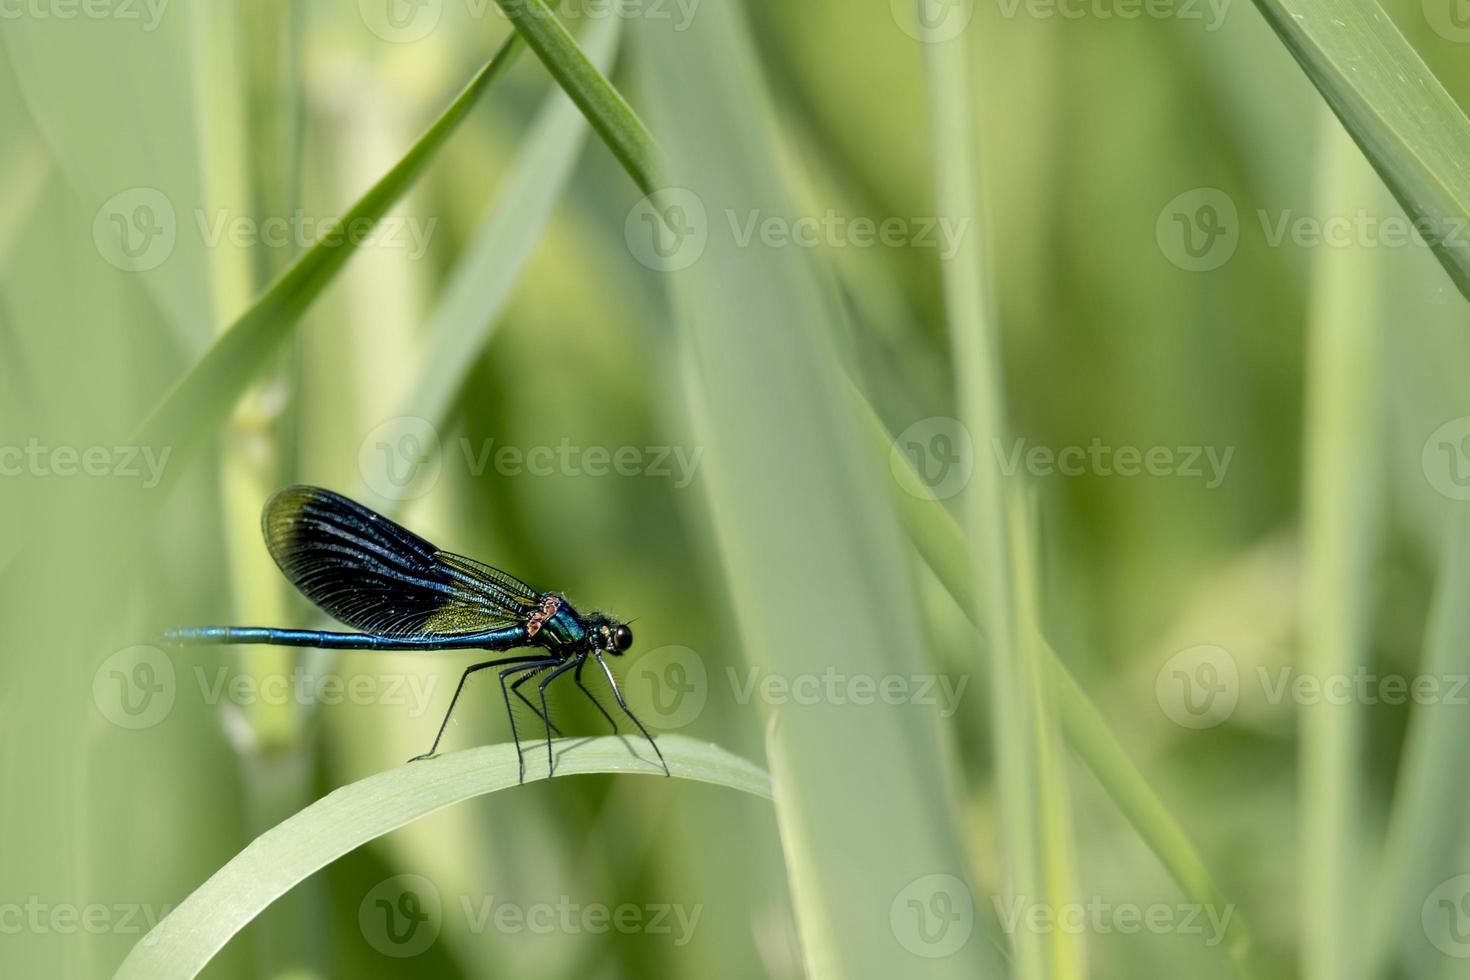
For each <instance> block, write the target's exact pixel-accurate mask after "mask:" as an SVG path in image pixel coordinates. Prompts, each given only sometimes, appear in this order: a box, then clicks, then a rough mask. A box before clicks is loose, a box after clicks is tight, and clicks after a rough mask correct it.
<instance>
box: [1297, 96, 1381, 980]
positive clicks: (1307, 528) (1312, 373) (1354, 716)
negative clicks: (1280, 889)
mask: <svg viewBox="0 0 1470 980" xmlns="http://www.w3.org/2000/svg"><path fill="white" fill-rule="evenodd" d="M1322 117H1323V118H1322V138H1321V140H1320V141H1319V145H1320V147H1321V150H1320V153H1321V160H1320V170H1319V175H1320V193H1321V198H1322V199H1321V204H1320V210H1319V212H1318V213H1320V214H1342V213H1350V212H1351V211H1352V209H1354V208H1359V207H1362V206H1363V202H1364V201H1365V200H1371V199H1372V197H1373V196H1374V195H1375V193H1376V192H1377V189H1378V180H1377V179H1376V178H1375V177H1374V175H1373V173H1372V171H1371V170H1370V169H1369V168H1368V167H1367V166H1366V164H1365V163H1364V161H1363V160H1362V158H1361V156H1359V154H1358V153H1357V152H1356V151H1355V150H1354V148H1353V146H1352V145H1351V144H1350V143H1349V142H1348V140H1347V136H1346V134H1345V133H1343V131H1342V127H1341V126H1340V125H1338V123H1337V121H1336V120H1335V119H1333V118H1331V117H1330V116H1328V115H1327V113H1325V112H1324V113H1323V114H1322ZM1379 261H1380V259H1379V256H1378V254H1377V252H1376V251H1375V250H1374V249H1371V248H1367V247H1347V248H1324V249H1320V250H1319V251H1318V254H1317V261H1316V265H1315V270H1314V273H1315V274H1314V277H1313V279H1314V282H1313V290H1312V309H1311V314H1310V334H1309V350H1308V365H1307V407H1306V435H1305V446H1304V453H1303V454H1304V457H1305V469H1304V472H1303V474H1302V482H1303V487H1302V510H1303V590H1302V603H1303V605H1302V626H1301V660H1302V664H1301V666H1302V671H1303V673H1305V674H1307V675H1309V676H1313V677H1319V678H1329V677H1336V676H1342V677H1351V676H1353V674H1354V672H1355V670H1356V669H1357V668H1358V667H1360V666H1361V665H1363V664H1364V662H1365V659H1366V656H1367V651H1366V647H1367V642H1368V638H1367V630H1366V622H1365V611H1366V610H1367V609H1369V608H1370V607H1371V605H1372V596H1371V593H1370V591H1369V578H1370V573H1371V561H1372V550H1373V545H1374V542H1375V528H1376V526H1377V521H1376V519H1375V516H1376V515H1377V514H1378V513H1379V511H1378V507H1377V497H1378V493H1377V488H1378V471H1379V466H1378V463H1377V459H1376V457H1375V455H1374V449H1375V447H1376V445H1377V443H1378V439H1377V438H1376V437H1375V436H1376V434H1377V433H1378V432H1379V422H1380V419H1381V415H1382V413H1381V411H1380V410H1379V405H1378V400H1377V396H1376V393H1377V391H1378V390H1379V389H1378V385H1377V376H1378V369H1377V364H1378V363H1379V361H1380V351H1379V343H1378V337H1377V330H1376V323H1377V313H1376V302H1377V297H1378V278H1379V274H1378V270H1379V265H1378V263H1379ZM1361 715H1362V711H1361V706H1360V705H1358V704H1356V703H1355V702H1353V701H1352V700H1349V701H1348V702H1347V703H1345V704H1335V703H1331V702H1329V701H1328V700H1322V701H1321V702H1319V703H1316V704H1311V705H1304V706H1303V707H1302V708H1301V715H1300V725H1301V739H1302V745H1301V793H1302V814H1301V819H1302V876H1303V888H1302V895H1301V900H1302V922H1303V923H1304V933H1305V934H1304V941H1303V949H1302V976H1303V977H1305V978H1307V980H1352V978H1353V977H1356V976H1359V975H1360V973H1361V970H1362V965H1363V954H1364V953H1365V952H1366V951H1365V950H1362V949H1360V948H1359V944H1358V942H1357V937H1358V936H1359V935H1360V934H1361V928H1362V927H1363V926H1364V925H1365V923H1362V922H1360V921H1358V919H1357V916H1358V910H1359V909H1360V907H1361V903H1360V902H1359V901H1358V898H1357V896H1358V895H1360V894H1361V893H1362V892H1361V886H1362V884H1363V882H1362V881H1361V880H1360V876H1359V873H1358V872H1359V869H1360V862H1359V860H1358V855H1359V854H1361V853H1362V841H1361V839H1360V837H1361V827H1360V823H1361V820H1362V810H1363V800H1362V791H1363V788H1362V785H1361V783H1360V780H1359V778H1358V775H1357V773H1358V770H1359V768H1360V767H1361V765H1362V744H1361V743H1362V725H1363V721H1362V717H1361Z"/></svg>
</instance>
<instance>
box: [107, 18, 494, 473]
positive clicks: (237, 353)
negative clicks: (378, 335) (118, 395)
mask: <svg viewBox="0 0 1470 980" xmlns="http://www.w3.org/2000/svg"><path fill="white" fill-rule="evenodd" d="M519 37H520V36H519V35H518V34H513V35H511V36H510V37H509V38H507V39H506V41H505V43H504V44H503V45H501V47H500V50H499V51H497V52H496V53H495V56H494V57H493V58H491V59H490V61H489V62H488V63H487V64H486V65H485V66H484V67H483V68H481V69H480V71H479V73H478V74H477V75H475V77H474V78H473V79H472V80H471V81H470V83H469V84H468V85H466V86H465V88H464V90H463V91H461V92H460V94H459V96H458V97H456V98H455V100H454V101H453V102H452V103H450V105H449V108H447V109H445V110H444V112H443V114H442V115H440V116H439V118H438V119H436V120H435V121H434V123H433V125H431V126H430V127H429V129H428V130H427V131H426V132H425V133H424V135H423V136H421V137H419V139H418V141H417V142H416V143H414V145H413V146H412V147H411V148H409V151H408V152H407V153H405V154H404V155H403V158H402V159H400V160H399V161H398V163H396V164H394V166H393V168H392V169H391V170H389V171H388V173H386V174H384V175H383V177H382V179H380V180H379V181H378V182H377V183H376V184H374V185H373V186H372V187H371V188H370V189H369V190H368V192H367V193H366V194H364V195H363V196H362V197H361V198H360V199H359V200H358V202H357V203H356V204H354V205H353V206H352V208H351V209H350V210H348V212H347V214H346V215H344V216H343V219H342V226H343V227H351V226H352V225H353V224H354V223H361V222H377V221H379V220H381V219H382V218H383V216H384V215H385V214H386V213H387V212H388V209H389V208H391V207H392V206H393V205H394V204H395V203H396V202H397V201H398V199H399V198H400V197H402V196H403V194H404V193H405V192H406V191H407V190H408V188H409V187H410V186H412V184H413V182H414V180H416V179H417V178H418V176H419V174H421V173H422V172H423V171H424V168H425V167H427V166H428V164H429V162H430V161H431V160H433V158H434V157H435V155H436V154H437V153H438V152H439V149H440V148H441V147H442V146H443V145H444V143H445V141H446V140H448V138H449V136H450V134H452V133H453V132H454V131H455V129H457V128H458V127H459V124H460V123H461V122H463V121H464V119H465V117H466V116H467V115H468V114H469V111H470V109H471V108H472V107H473V106H474V104H475V103H476V101H478V100H479V98H480V96H482V95H483V94H484V93H485V92H486V91H488V90H489V88H490V86H491V85H492V84H494V82H495V80H496V79H498V78H499V77H500V76H501V75H503V74H504V73H505V71H506V69H507V68H509V67H510V65H511V63H512V62H514V61H515V58H516V56H517V55H518V54H519V53H520V51H521V48H522V43H521V41H520V40H519ZM355 237H357V238H360V236H346V235H343V236H340V237H336V238H333V237H330V236H329V237H324V238H323V239H322V240H321V241H320V242H318V243H317V244H316V245H315V246H313V247H312V248H311V249H310V250H309V251H307V252H305V253H304V254H303V255H301V257H300V258H298V259H297V260H296V261H295V262H293V263H292V264H291V266H290V267H289V268H287V269H286V271H285V272H284V273H282V274H281V276H280V278H278V279H277V280H276V281H275V282H274V283H272V284H271V286H270V288H269V289H267V290H266V292H265V294H264V295H263V296H261V297H260V299H258V300H256V302H255V304H254V305H253V306H251V307H250V309H248V310H246V311H245V313H244V314H242V315H241V316H240V318H239V319H238V320H236V321H235V322H234V323H233V324H232V325H231V326H230V328H229V329H228V330H226V331H225V333H224V334H223V335H222V336H221V337H220V338H219V339H218V340H217V341H216V342H215V344H214V346H213V347H211V348H210V349H209V351H208V352H206V353H205V355H204V357H203V358H201V359H200V360H199V362H198V363H197V364H195V365H194V366H193V367H192V368H191V369H190V370H189V372H188V373H187V374H185V375H184V376H183V378H182V379H180V381H179V382H178V384H176V385H175V386H174V388H173V390H172V391H170V392H169V393H168V395H166V396H165V397H164V399H163V401H162V402H160V403H159V405H158V406H157V408H155V409H154V410H153V413H152V415H150V416H149V418H148V420H147V421H146V422H144V424H143V427H142V429H141V431H140V432H139V433H138V435H137V437H136V439H135V440H134V441H135V442H136V444H138V445H145V446H149V445H152V446H171V447H173V452H174V458H175V460H177V461H182V460H186V459H187V458H188V457H189V456H191V455H192V451H195V450H197V449H198V448H199V445H200V443H202V442H203V440H204V437H205V435H206V434H207V433H210V432H213V431H214V430H215V429H216V428H217V426H218V424H219V423H220V422H221V421H223V420H224V418H225V416H226V415H227V414H228V413H229V411H230V409H231V407H232V406H233V405H234V404H235V402H236V401H237V400H238V399H239V397H240V394H241V393H242V392H243V391H244V390H245V388H246V386H247V385H248V384H249V383H250V382H251V380H253V379H254V377H255V375H256V374H257V373H258V372H259V370H260V368H261V366H262V365H263V364H264V363H265V361H266V359H267V358H268V357H269V356H270V354H271V352H272V351H274V350H275V349H276V347H277V346H278V345H279V344H280V343H281V341H283V340H284V339H285V338H286V337H287V336H289V335H290V333H291V330H292V328H294V327H295V326H296V324H297V323H298V322H299V321H300V319H301V316H302V314H303V313H305V312H306V309H307V307H309V306H310V305H311V303H312V301H313V300H315V299H316V298H317V296H318V295H320V294H321V292H322V290H323V289H325V288H326V287H327V285H328V283H330V282H331V281H332V279H333V278H334V277H335V276H336V274H337V272H338V271H339V270H340V269H341V268H342V266H343V265H344V264H346V262H347V260H348V259H349V258H351V257H352V253H353V252H354V250H355V247H356V246H355V244H354V242H353V238H355ZM183 469H184V467H183V466H182V465H176V466H174V467H171V468H170V469H169V471H168V472H169V475H170V477H176V475H177V474H178V473H180V472H181V471H182V470H183Z"/></svg>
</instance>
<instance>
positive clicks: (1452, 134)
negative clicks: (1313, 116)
mask: <svg viewBox="0 0 1470 980" xmlns="http://www.w3.org/2000/svg"><path fill="white" fill-rule="evenodd" d="M1255 2H1256V6H1257V7H1258V8H1259V9H1260V11H1261V13H1262V14H1264V15H1265V17H1266V21H1267V22H1268V23H1269V24H1270V25H1271V28H1272V30H1274V31H1275V32H1276V34H1277V36H1278V37H1279V38H1281V41H1282V43H1283V44H1285V45H1286V48H1287V50H1288V51H1290V52H1291V54H1292V56H1293V57H1294V58H1296V60H1297V63H1298V64H1300V65H1301V66H1302V70H1303V71H1305V72H1306V74H1307V78H1309V79H1310V80H1311V82H1312V84H1313V85H1315V86H1316V87H1317V90H1318V91H1319V92H1321V93H1322V97H1323V98H1324V99H1326V100H1327V104H1328V105H1329V106H1330V107H1331V108H1332V111H1333V112H1335V113H1336V114H1337V117H1338V118H1339V119H1340V120H1342V124H1343V125H1344V126H1345V127H1346V128H1347V131H1348V132H1349V133H1350V134H1352V137H1353V140H1354V142H1356V143H1357V144H1358V146H1359V147H1360V148H1361V149H1362V151H1363V153H1364V154H1366V155H1367V157H1368V160H1369V161H1370V162H1371V163H1372V164H1373V167H1374V169H1375V170H1377V171H1378V175H1379V176H1380V177H1382V178H1383V181H1384V183H1386V184H1387V185H1388V188H1389V190H1390V191H1392V192H1393V196H1394V197H1395V198H1397V199H1398V202H1399V204H1400V205H1402V206H1403V208H1404V210H1405V211H1406V212H1408V214H1409V216H1410V217H1411V218H1413V219H1414V220H1415V221H1416V222H1423V224H1422V225H1420V226H1419V227H1423V228H1427V229H1428V230H1429V232H1428V233H1427V234H1425V236H1424V237H1425V238H1426V239H1428V240H1429V241H1430V244H1431V246H1432V247H1433V249H1434V254H1435V256H1436V257H1437V258H1438V259H1439V261H1440V264H1441V265H1443V266H1444V268H1445V271H1446V272H1448V273H1449V274H1450V278H1451V279H1452V280H1454V283H1455V285H1456V286H1457V287H1458V288H1459V290H1460V292H1461V293H1462V294H1464V295H1465V296H1466V297H1470V233H1467V230H1466V229H1467V224H1470V119H1467V118H1466V117H1465V114H1464V113H1463V112H1462V111H1460V107H1459V106H1458V105H1456V103H1455V101H1454V99H1452V98H1451V97H1450V94H1449V93H1448V92H1447V91H1445V88H1444V86H1443V85H1441V84H1440V82H1439V79H1438V78H1436V77H1435V76H1434V73H1433V72H1431V71H1430V70H1429V66H1428V65H1426V64H1425V63H1424V60H1423V59H1422V58H1420V57H1419V54H1418V52H1416V51H1415V50H1414V48H1413V46H1412V45H1410V44H1409V42H1408V40H1407V39H1405V37H1404V36H1403V34H1401V33H1399V30H1398V28H1397V27H1395V26H1394V24H1393V22H1392V21H1391V20H1390V19H1389V17H1388V14H1386V13H1385V12H1384V11H1383V9H1382V8H1381V7H1380V6H1379V5H1378V4H1377V3H1376V2H1374V0H1255Z"/></svg>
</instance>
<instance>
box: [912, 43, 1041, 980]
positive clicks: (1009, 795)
mask: <svg viewBox="0 0 1470 980" xmlns="http://www.w3.org/2000/svg"><path fill="white" fill-rule="evenodd" d="M924 56H925V67H926V69H927V71H926V83H927V84H926V89H925V91H926V95H927V97H928V103H929V117H930V118H929V124H930V132H931V139H932V141H933V143H934V161H935V188H936V190H935V198H936V202H937V204H938V206H939V213H940V214H942V215H944V216H946V217H947V218H949V219H950V220H951V221H954V222H956V224H957V225H958V226H959V227H968V228H970V229H971V234H968V235H965V236H964V238H963V239H962V240H961V242H960V245H959V248H958V250H957V251H956V253H955V255H954V256H953V257H952V258H951V259H950V261H948V262H945V263H944V265H943V267H942V269H941V274H942V279H943V284H944V302H945V311H946V314H947V318H948V322H949V335H950V342H951V345H952V347H953V350H954V363H955V373H956V378H955V385H956V389H957V397H956V401H957V402H958V404H959V406H960V415H961V418H962V421H963V422H964V423H965V425H966V426H967V427H968V428H969V431H970V435H971V438H972V444H973V445H978V446H992V445H995V446H999V445H1002V444H1003V443H1004V441H1005V430H1006V421H1005V409H1004V405H1003V403H1004V386H1003V382H1002V378H1001V370H1000V344H999V339H998V338H997V336H996V331H995V329H994V318H993V316H992V315H991V314H990V310H989V308H988V297H987V296H986V295H985V281H986V269H985V261H984V257H983V256H982V255H981V252H980V243H981V240H982V239H983V238H984V235H983V233H982V232H981V229H983V227H984V225H983V222H982V221H981V220H980V218H981V215H980V206H979V186H980V181H979V168H978V164H979V161H978V154H977V151H976V146H975V132H974V118H975V105H974V102H973V97H972V94H971V93H972V92H973V90H974V82H973V79H972V74H971V66H970V57H969V44H968V42H967V40H966V39H963V38H960V39H952V40H949V41H934V42H932V43H927V44H925V45H924ZM1018 492H1019V491H1018V489H1017V487H1016V486H1015V481H1014V480H1013V479H1011V478H1009V477H1007V476H1006V474H1005V473H1004V472H1003V471H1002V469H1001V466H1000V461H999V460H998V459H997V458H996V456H995V454H994V453H979V454H977V457H976V460H975V470H974V475H973V476H972V477H971V479H970V482H969V485H968V486H967V487H966V489H965V498H964V511H965V531H966V538H967V540H968V543H969V549H970V560H971V562H972V563H973V565H974V567H976V568H989V569H994V570H995V571H996V574H993V575H986V576H984V577H982V578H979V579H975V580H974V581H973V582H972V585H973V587H974V588H975V589H976V590H977V591H976V596H977V602H976V604H977V607H978V608H979V609H980V612H981V619H982V621H983V622H984V624H985V631H986V635H987V636H988V637H989V640H990V643H989V655H990V656H989V666H990V673H991V677H992V682H991V693H992V698H991V728H992V744H993V745H994V746H995V751H996V771H997V773H998V779H997V788H996V795H997V797H998V810H999V813H1000V827H1001V842H1002V848H1001V851H1002V855H1003V859H1002V860H1003V864H1004V866H1005V871H1006V883H1005V888H1006V889H1007V891H1008V892H1009V895H1008V896H1007V897H1008V898H1009V899H1010V900H1020V901H1023V902H1029V903H1044V902H1045V901H1046V896H1045V895H1044V886H1043V883H1042V865H1043V857H1042V854H1041V841H1040V840H1039V839H1038V836H1037V835H1038V831H1039V829H1040V824H1041V822H1042V821H1041V813H1040V808H1041V801H1040V798H1039V793H1040V788H1039V786H1038V774H1039V772H1040V770H1041V766H1042V763H1041V760H1040V758H1039V749H1038V746H1037V744H1036V735H1037V730H1038V729H1037V720H1036V719H1035V718H1034V717H1033V716H1032V711H1033V708H1034V707H1035V698H1034V697H1033V686H1034V685H1035V684H1036V683H1037V682H1038V678H1037V677H1036V676H1035V675H1034V673H1033V672H1032V671H1031V669H1030V667H1029V664H1028V663H1027V661H1026V659H1025V653H1024V650H1023V647H1022V641H1021V639H1020V637H1019V636H1018V635H1017V629H1018V623H1017V618H1018V610H1017V608H1016V603H1017V597H1016V595H1015V594H1014V592H1013V590H1012V585H1013V581H1014V579H1013V573H1014V572H1015V571H1016V570H1017V566H1018V565H1019V564H1021V563H1023V562H1026V561H1028V559H1026V558H1021V557H1020V556H1019V555H1016V554H1014V548H1015V542H1012V541H1011V540H1010V533H1009V532H1010V527H1009V521H1008V516H1007V500H1008V498H1010V497H1012V496H1013V495H1017V494H1018ZM977 660H978V656H977ZM1011 949H1012V952H1013V954H1014V956H1015V975H1016V977H1018V978H1019V980H1046V977H1047V976H1048V973H1049V970H1048V960H1047V950H1046V945H1045V942H1044V940H1043V937H1042V934H1041V933H1040V932H1038V931H1036V930H1034V929H1026V928H1018V929H1017V930H1015V931H1014V932H1013V933H1012V935H1011Z"/></svg>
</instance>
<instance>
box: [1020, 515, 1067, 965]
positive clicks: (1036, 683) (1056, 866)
mask: <svg viewBox="0 0 1470 980" xmlns="http://www.w3.org/2000/svg"><path fill="white" fill-rule="evenodd" d="M1034 499H1035V498H1034V497H1033V498H1032V501H1033V502H1034ZM1026 503H1027V502H1026V501H1025V500H1023V499H1022V497H1021V495H1020V493H1019V492H1014V493H1012V494H1011V496H1010V500H1009V504H1010V506H1009V508H1008V510H1009V517H1010V540H1011V567H1010V575H1011V577H1012V578H1013V579H1014V580H1015V594H1016V600H1015V601H1016V645H1017V647H1018V651H1019V655H1020V660H1021V666H1022V668H1023V669H1024V671H1025V678H1026V690H1027V693H1028V694H1029V696H1030V698H1031V723H1032V726H1033V729H1034V731H1033V735H1032V743H1033V744H1032V751H1033V753H1034V757H1035V765H1036V835H1037V843H1038V846H1039V850H1040V853H1039V854H1038V860H1039V865H1040V866H1039V867H1038V868H1037V873H1038V878H1037V883H1038V885H1039V888H1040V891H1039V892H1038V895H1039V897H1040V899H1041V901H1043V902H1044V903H1045V907H1046V908H1049V909H1063V908H1067V907H1069V906H1072V905H1074V904H1080V903H1081V902H1083V901H1084V900H1083V899H1081V897H1080V896H1078V895H1077V893H1076V888H1077V860H1076V848H1075V847H1074V845H1073V839H1072V810H1071V799H1072V794H1071V793H1070V792H1069V791H1068V788H1067V759H1066V754H1065V753H1064V752H1063V750H1062V736H1061V728H1060V726H1059V725H1058V724H1057V716H1056V703H1055V702H1056V696H1055V693H1054V692H1053V691H1052V677H1051V674H1050V672H1049V671H1048V669H1047V666H1048V664H1047V659H1048V654H1049V653H1050V651H1049V650H1048V649H1047V646H1046V639H1045V637H1044V636H1043V633H1042V625H1041V598H1040V596H1039V594H1038V585H1037V581H1038V576H1037V571H1036V565H1035V562H1036V535H1035V531H1034V525H1035V519H1034V514H1028V509H1027V505H1026ZM1044 938H1045V946H1046V958H1045V959H1046V964H1047V969H1046V977H1047V980H1083V978H1085V977H1086V976H1087V958H1086V945H1085V943H1084V942H1083V938H1082V936H1081V935H1080V934H1078V933H1075V932H1074V931H1073V930H1070V929H1053V930H1051V931H1050V932H1048V933H1046V934H1045V937H1044Z"/></svg>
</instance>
